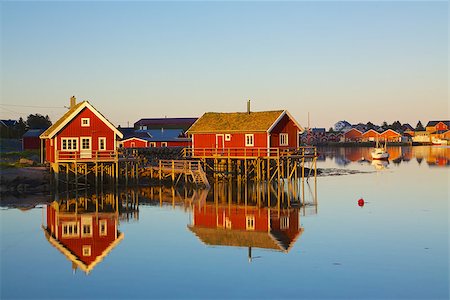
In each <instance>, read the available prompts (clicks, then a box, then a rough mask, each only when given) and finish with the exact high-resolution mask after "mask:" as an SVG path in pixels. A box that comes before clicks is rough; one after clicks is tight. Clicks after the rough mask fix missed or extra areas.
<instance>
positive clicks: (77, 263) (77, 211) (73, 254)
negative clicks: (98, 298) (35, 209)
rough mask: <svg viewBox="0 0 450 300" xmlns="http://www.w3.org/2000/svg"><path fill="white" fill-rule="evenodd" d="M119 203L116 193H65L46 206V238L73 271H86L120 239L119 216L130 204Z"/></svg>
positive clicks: (98, 261) (44, 226)
mask: <svg viewBox="0 0 450 300" xmlns="http://www.w3.org/2000/svg"><path fill="white" fill-rule="evenodd" d="M119 203H120V202H119V199H118V197H117V196H115V195H114V194H112V193H107V194H104V195H91V196H89V197H88V196H86V195H85V196H74V197H70V196H68V195H67V197H65V198H62V199H57V200H55V201H53V202H52V203H51V204H49V205H47V207H46V225H43V226H42V228H43V230H44V233H45V237H46V238H47V240H48V241H49V243H50V244H51V245H52V246H54V247H55V248H56V249H58V250H59V251H60V252H61V253H62V254H63V255H64V256H66V258H67V259H68V260H69V261H71V262H72V270H73V271H74V272H75V271H76V270H77V269H80V270H82V271H83V272H85V273H86V274H89V273H90V272H91V271H92V270H93V269H94V268H95V266H96V265H97V264H98V263H100V262H101V261H102V260H103V259H104V258H105V256H107V255H108V254H109V252H110V251H111V250H112V249H114V247H116V246H117V245H118V244H119V243H120V242H121V241H122V240H123V238H124V234H123V233H122V232H120V231H119V229H118V225H119V215H121V216H127V215H128V213H129V212H130V207H125V206H123V205H119ZM121 211H123V212H124V213H122V214H121V213H120V212H121ZM125 219H126V218H125Z"/></svg>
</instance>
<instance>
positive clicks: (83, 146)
mask: <svg viewBox="0 0 450 300" xmlns="http://www.w3.org/2000/svg"><path fill="white" fill-rule="evenodd" d="M80 158H92V138H91V137H90V136H82V137H80Z"/></svg>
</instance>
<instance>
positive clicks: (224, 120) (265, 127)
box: [187, 110, 303, 133]
mask: <svg viewBox="0 0 450 300" xmlns="http://www.w3.org/2000/svg"><path fill="white" fill-rule="evenodd" d="M286 114H287V115H288V116H289V118H291V119H292V120H293V121H294V123H295V124H296V126H297V127H298V128H299V130H301V131H303V128H302V127H301V126H300V125H299V124H298V123H297V121H296V120H295V119H294V118H293V117H292V116H291V115H290V114H289V112H287V111H286V110H274V111H259V112H251V113H247V112H235V113H217V112H207V113H205V114H204V115H203V116H202V117H201V118H200V119H198V120H197V121H196V122H195V123H194V124H193V125H192V126H191V127H190V128H189V129H188V131H187V132H188V133H200V132H205V133H206V132H232V131H235V132H236V131H237V132H242V131H247V132H255V131H262V132H270V131H271V130H272V129H273V128H274V127H275V126H276V124H277V123H278V122H279V121H280V120H281V119H282V118H283V117H284V116H285V115H286Z"/></svg>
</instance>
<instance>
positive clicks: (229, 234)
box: [187, 182, 317, 262]
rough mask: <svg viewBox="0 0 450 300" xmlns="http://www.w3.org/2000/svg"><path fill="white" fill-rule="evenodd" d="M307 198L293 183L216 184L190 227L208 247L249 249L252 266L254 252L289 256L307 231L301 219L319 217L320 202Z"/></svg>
mask: <svg viewBox="0 0 450 300" xmlns="http://www.w3.org/2000/svg"><path fill="white" fill-rule="evenodd" d="M308 187H309V186H308ZM299 191H301V189H299ZM310 195H312V193H310ZM304 196H305V195H304V193H302V192H300V193H298V194H297V193H296V187H295V184H292V183H287V184H281V185H271V184H267V183H264V184H252V185H250V186H249V185H247V184H241V183H237V182H216V183H215V184H214V188H213V189H212V192H211V193H210V195H209V197H208V198H207V199H206V201H205V202H196V203H194V205H193V207H192V224H190V225H188V226H187V227H188V229H189V230H190V231H191V232H192V233H194V234H195V235H196V236H197V237H198V238H199V240H200V241H201V242H202V243H203V244H205V245H207V246H231V247H244V248H247V249H248V260H249V261H250V262H251V261H252V260H253V259H254V258H255V257H253V256H252V248H260V249H267V250H275V251H281V252H285V253H288V252H289V251H290V250H291V249H292V247H293V246H294V244H295V243H296V241H297V240H298V238H299V237H300V236H301V235H302V233H303V231H304V228H303V227H302V226H301V222H300V216H301V215H302V214H303V215H306V214H310V213H317V199H316V198H311V197H307V199H308V200H307V201H306V200H305V199H306V198H305V197H304ZM307 208H308V209H307ZM311 208H313V209H311Z"/></svg>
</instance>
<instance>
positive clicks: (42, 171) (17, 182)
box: [0, 167, 50, 199]
mask: <svg viewBox="0 0 450 300" xmlns="http://www.w3.org/2000/svg"><path fill="white" fill-rule="evenodd" d="M0 183H1V184H0V193H1V195H2V199H3V195H4V194H8V193H10V194H37V193H47V192H49V191H50V174H49V172H48V169H47V168H46V167H26V168H5V169H1V175H0Z"/></svg>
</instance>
